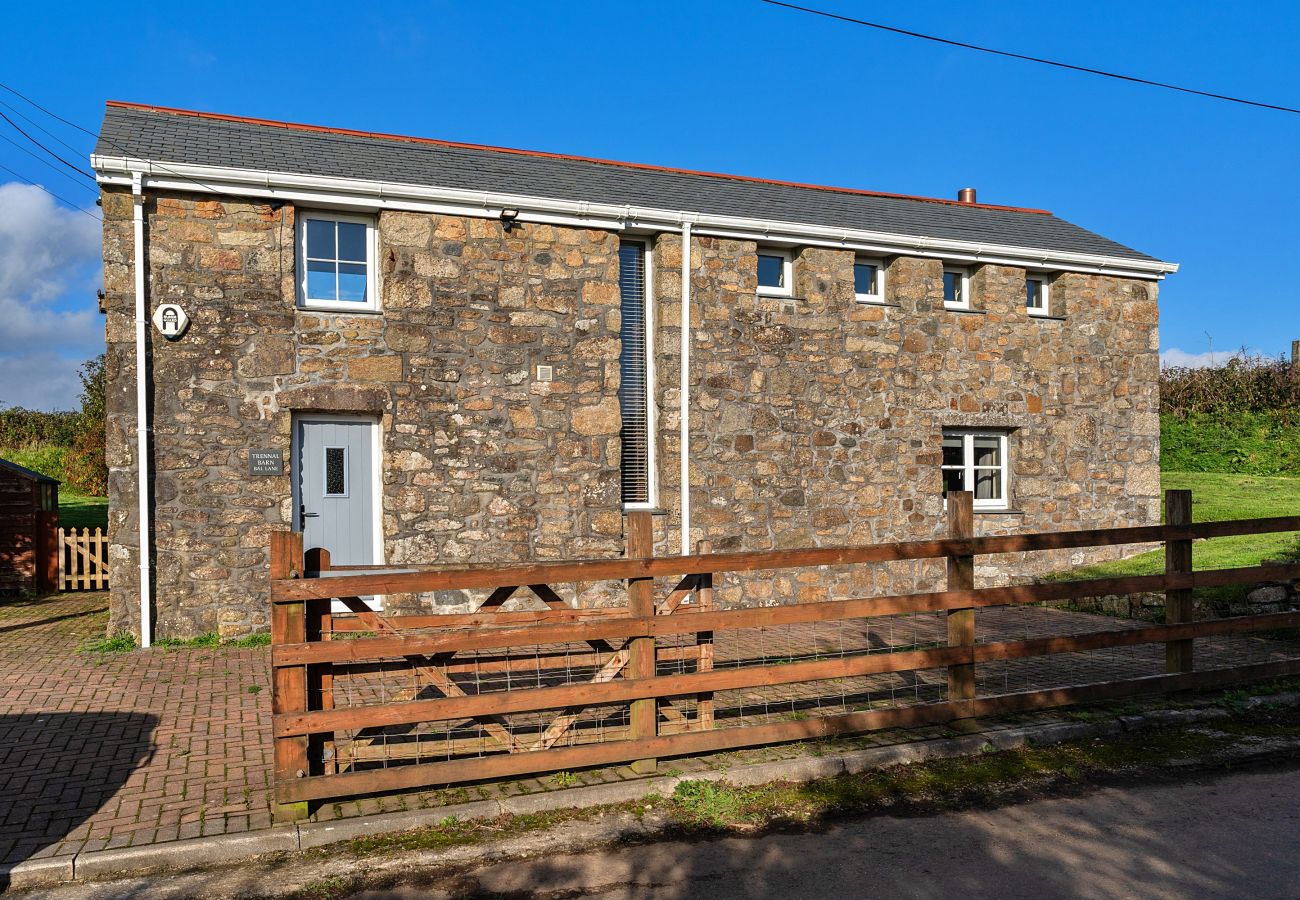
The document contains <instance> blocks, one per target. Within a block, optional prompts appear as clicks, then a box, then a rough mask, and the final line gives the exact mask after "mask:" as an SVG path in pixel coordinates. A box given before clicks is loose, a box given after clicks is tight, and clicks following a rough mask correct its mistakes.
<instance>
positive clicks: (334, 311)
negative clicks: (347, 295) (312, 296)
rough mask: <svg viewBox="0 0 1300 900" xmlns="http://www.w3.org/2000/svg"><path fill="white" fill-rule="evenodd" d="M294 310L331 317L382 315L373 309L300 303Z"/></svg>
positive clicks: (379, 311) (380, 311) (380, 310)
mask: <svg viewBox="0 0 1300 900" xmlns="http://www.w3.org/2000/svg"><path fill="white" fill-rule="evenodd" d="M294 309H295V311H297V312H304V313H316V314H318V315H331V316H382V315H383V314H384V311H383V310H382V309H374V308H373V307H367V308H365V309H347V308H345V307H339V306H306V305H303V304H301V303H300V304H298V305H297V306H296V307H294Z"/></svg>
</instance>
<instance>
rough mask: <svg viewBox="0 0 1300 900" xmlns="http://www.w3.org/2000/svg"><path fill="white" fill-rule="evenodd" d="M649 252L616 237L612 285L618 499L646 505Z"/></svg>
mask: <svg viewBox="0 0 1300 900" xmlns="http://www.w3.org/2000/svg"><path fill="white" fill-rule="evenodd" d="M648 255H649V253H648V250H647V249H646V245H645V244H643V243H641V242H639V241H622V242H621V243H620V244H619V248H618V290H619V299H620V301H621V304H622V317H621V322H622V325H621V326H620V330H619V337H620V338H621V339H622V342H623V347H622V351H621V355H620V357H619V372H620V378H619V384H618V404H619V410H620V411H621V412H622V415H623V430H622V438H623V472H622V476H623V504H624V506H633V507H648V506H651V505H652V504H653V502H654V446H653V435H652V426H653V415H652V409H651V406H650V379H651V366H650V358H649V354H648V349H649V328H648V313H647V309H648V304H647V302H646V297H647V294H648V289H647V281H648V278H647V267H646V257H647V256H648Z"/></svg>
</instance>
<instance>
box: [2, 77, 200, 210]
mask: <svg viewBox="0 0 1300 900" xmlns="http://www.w3.org/2000/svg"><path fill="white" fill-rule="evenodd" d="M0 88H2V89H4V90H6V91H8V92H9V93H11V94H13V95H14V96H15V97H18V98H19V99H21V100H23V101H24V102H25V103H29V104H31V105H32V106H34V107H36V108H37V109H39V110H40V111H41V112H43V113H45V114H46V115H47V116H49V117H50V118H52V119H57V120H58V121H60V122H62V123H63V124H64V125H67V126H69V127H70V128H75V129H77V130H78V131H80V132H82V133H83V134H88V135H90V136H91V137H93V138H97V139H99V140H102V141H104V142H105V143H107V144H110V145H111V146H112V147H114V148H115V149H117V150H120V151H121V152H122V153H129V151H127V150H126V149H125V148H123V147H122V145H121V144H119V143H117V142H116V141H114V140H113V139H112V138H109V137H106V136H104V135H103V134H96V133H95V132H93V131H91V130H90V129H89V128H84V127H82V126H81V125H78V124H77V123H76V122H72V121H70V120H68V119H65V118H63V116H61V115H59V114H58V113H56V112H52V111H51V110H48V109H46V108H45V107H44V106H41V105H40V104H39V103H37V102H36V101H35V100H33V99H32V98H31V97H28V96H27V95H26V94H24V93H23V92H22V91H19V90H18V89H17V88H13V87H10V86H9V85H7V84H5V83H4V82H2V81H0ZM3 115H4V113H0V116H3ZM9 124H11V125H12V124H13V123H12V122H10V123H9ZM14 127H15V128H16V127H17V126H14ZM147 161H148V162H149V163H150V164H152V165H154V166H157V167H158V168H159V169H162V170H163V171H164V172H166V173H168V174H169V175H175V176H176V177H177V178H184V179H185V180H186V181H188V182H190V183H191V184H197V185H198V186H199V187H201V188H203V189H204V190H205V191H208V192H210V193H213V194H216V193H219V192H218V191H217V189H216V188H214V187H211V186H210V185H206V184H204V183H203V182H202V181H199V180H198V179H197V178H194V177H192V176H189V175H182V174H181V173H180V172H177V171H176V170H175V169H169V168H167V167H166V166H164V165H163V164H162V163H160V162H157V161H156V160H147ZM78 171H80V170H78ZM96 184H98V182H96Z"/></svg>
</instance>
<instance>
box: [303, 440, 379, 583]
mask: <svg viewBox="0 0 1300 900" xmlns="http://www.w3.org/2000/svg"><path fill="white" fill-rule="evenodd" d="M377 433H378V431H377V424H376V423H375V422H374V420H371V419H358V418H347V417H324V416H321V417H319V418H318V417H311V418H307V417H304V418H302V419H299V420H298V421H297V423H296V424H295V434H294V448H295V454H294V487H295V494H296V496H295V497H294V500H295V501H296V503H297V517H296V518H297V525H298V528H299V530H301V531H302V533H303V534H302V544H303V549H305V550H311V549H314V548H317V547H321V548H324V549H326V550H328V551H329V552H330V564H331V565H334V566H364V565H373V564H374V563H377V562H379V559H378V557H377V553H376V540H375V538H376V535H377V533H378V532H377V529H376V525H375V522H376V520H377V518H378V515H377V513H378V506H377V501H376V496H375V492H376V484H377V482H378V478H377V477H376V475H377V472H378V468H377V467H378V464H379V459H378V453H377V441H376V435H377Z"/></svg>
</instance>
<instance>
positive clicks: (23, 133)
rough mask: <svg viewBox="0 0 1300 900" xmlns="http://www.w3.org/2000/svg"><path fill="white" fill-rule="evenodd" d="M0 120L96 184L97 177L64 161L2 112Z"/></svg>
mask: <svg viewBox="0 0 1300 900" xmlns="http://www.w3.org/2000/svg"><path fill="white" fill-rule="evenodd" d="M0 119H4V120H5V121H6V122H8V123H9V124H10V125H12V126H13V129H14V131H16V132H18V133H19V134H21V135H22V136H23V137H25V138H27V140H29V141H31V142H32V143H33V144H35V145H36V146H37V147H40V148H41V149H42V150H44V151H45V152H46V153H48V154H49V155H50V156H52V157H54V158H55V159H57V160H58V161H59V162H61V163H63V164H64V165H65V166H67V167H68V168H69V169H71V170H72V171H74V172H76V173H77V174H78V175H80V176H81V177H82V178H85V179H87V180H88V181H89V182H90V183H91V184H94V183H95V176H94V175H91V174H90V173H89V172H87V171H85V170H84V169H82V168H81V167H80V166H78V165H76V164H75V163H70V162H68V161H67V160H66V159H64V158H63V157H62V156H59V154H57V153H55V152H54V151H53V150H51V149H50V148H49V147H47V146H45V145H44V144H42V143H41V142H40V141H38V140H36V138H34V137H32V136H31V135H30V134H28V133H27V132H25V131H23V130H22V128H21V127H19V125H18V123H17V122H15V121H14V120H13V119H11V118H9V117H8V116H6V115H5V114H4V113H3V112H0Z"/></svg>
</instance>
